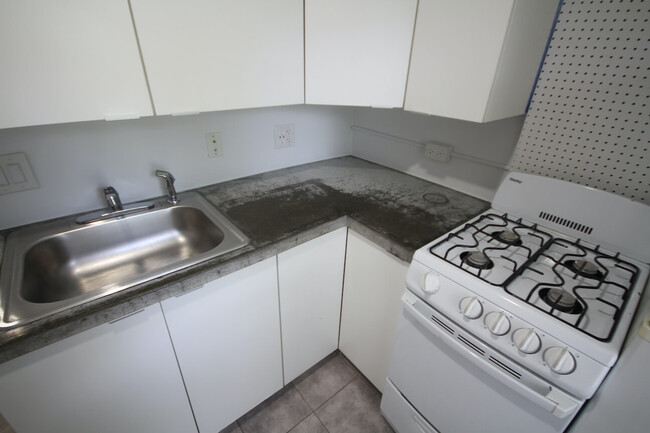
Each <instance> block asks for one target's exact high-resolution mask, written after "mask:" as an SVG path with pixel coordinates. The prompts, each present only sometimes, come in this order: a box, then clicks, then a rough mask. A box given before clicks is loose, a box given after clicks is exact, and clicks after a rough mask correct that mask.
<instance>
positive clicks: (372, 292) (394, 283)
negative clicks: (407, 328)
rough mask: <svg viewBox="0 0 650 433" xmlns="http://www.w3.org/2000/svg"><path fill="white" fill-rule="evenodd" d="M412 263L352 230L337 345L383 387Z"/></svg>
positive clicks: (381, 388) (346, 261)
mask: <svg viewBox="0 0 650 433" xmlns="http://www.w3.org/2000/svg"><path fill="white" fill-rule="evenodd" d="M407 269H408V264H407V263H405V262H402V261H401V260H399V259H397V258H395V256H393V255H391V254H389V253H388V252H386V250H384V249H383V248H381V247H379V246H377V245H376V244H374V243H372V242H370V241H369V240H367V239H366V238H364V237H362V236H360V235H358V234H357V233H355V232H353V231H352V230H350V231H349V233H348V246H347V255H346V260H345V279H344V282H343V308H342V310H341V335H340V339H339V349H340V350H341V352H343V354H344V355H345V356H347V357H348V359H349V360H350V361H352V363H353V364H354V365H355V366H356V367H357V368H358V369H359V370H360V371H361V372H362V373H363V374H364V375H365V376H366V377H367V378H368V379H369V380H370V382H372V384H373V385H375V386H376V387H377V389H379V390H380V391H381V390H383V387H384V382H385V381H386V377H387V376H388V365H389V363H390V355H391V351H392V348H393V340H394V339H395V330H396V328H397V319H398V317H399V315H400V311H401V305H402V304H401V302H400V298H401V296H402V293H404V289H405V283H404V282H405V281H406V271H407Z"/></svg>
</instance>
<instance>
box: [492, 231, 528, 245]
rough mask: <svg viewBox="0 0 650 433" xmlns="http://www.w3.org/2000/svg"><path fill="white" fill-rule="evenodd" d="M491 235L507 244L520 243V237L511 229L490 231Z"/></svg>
mask: <svg viewBox="0 0 650 433" xmlns="http://www.w3.org/2000/svg"><path fill="white" fill-rule="evenodd" d="M492 237H494V239H496V240H498V241H500V242H503V243H504V244H508V245H521V244H522V242H521V237H520V236H519V235H518V234H517V233H515V232H513V231H512V230H502V231H500V232H494V233H492Z"/></svg>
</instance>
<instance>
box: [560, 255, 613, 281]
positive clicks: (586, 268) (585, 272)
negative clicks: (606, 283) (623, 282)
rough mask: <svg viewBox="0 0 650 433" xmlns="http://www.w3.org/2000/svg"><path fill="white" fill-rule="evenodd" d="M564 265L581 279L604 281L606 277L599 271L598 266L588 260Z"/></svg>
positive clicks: (570, 261)
mask: <svg viewBox="0 0 650 433" xmlns="http://www.w3.org/2000/svg"><path fill="white" fill-rule="evenodd" d="M564 265H565V266H566V267H567V268H569V269H571V270H572V271H573V272H575V273H576V274H578V275H580V276H581V277H585V278H592V279H594V280H602V279H603V277H604V276H605V274H603V273H602V272H601V271H600V270H599V269H598V265H596V264H594V263H592V262H588V261H586V260H567V261H566V262H564Z"/></svg>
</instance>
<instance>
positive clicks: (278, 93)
mask: <svg viewBox="0 0 650 433" xmlns="http://www.w3.org/2000/svg"><path fill="white" fill-rule="evenodd" d="M131 5H132V8H133V16H134V20H135V25H136V29H137V32H138V37H139V40H140V44H141V48H142V53H143V60H144V64H145V68H146V71H147V76H148V78H149V84H150V86H151V94H152V98H153V103H154V106H155V109H156V114H183V113H193V112H202V111H215V110H229V109H237V108H252V107H264V106H273V105H289V104H302V103H303V102H304V72H303V68H304V66H303V63H304V62H303V7H302V0H273V1H266V0H185V1H178V0H174V1H172V0H131Z"/></svg>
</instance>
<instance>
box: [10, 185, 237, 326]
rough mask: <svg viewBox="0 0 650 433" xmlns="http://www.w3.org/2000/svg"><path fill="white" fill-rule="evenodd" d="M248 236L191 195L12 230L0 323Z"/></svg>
mask: <svg viewBox="0 0 650 433" xmlns="http://www.w3.org/2000/svg"><path fill="white" fill-rule="evenodd" d="M247 242H248V239H247V238H246V236H244V235H243V234H242V233H241V232H240V231H239V230H238V229H237V228H236V227H235V226H234V225H233V224H232V223H230V222H229V221H228V220H227V219H226V218H225V217H224V216H223V215H222V214H221V213H219V212H218V211H217V210H216V209H214V207H212V206H211V205H210V203H208V202H207V201H206V200H205V199H204V198H202V197H201V196H200V195H198V194H196V193H185V194H179V204H177V205H170V204H169V203H167V202H166V201H165V200H164V199H161V200H159V201H157V202H155V203H154V207H153V208H152V209H150V210H145V211H143V212H140V213H136V214H132V215H127V216H120V217H117V218H113V219H106V220H102V221H98V222H94V223H91V224H86V225H79V224H77V223H75V220H74V218H70V219H66V220H60V221H56V222H53V223H48V224H43V225H38V226H34V227H29V228H25V229H21V230H18V231H16V232H13V233H11V234H10V235H9V237H8V238H7V242H6V245H5V256H4V260H3V263H2V268H1V269H0V290H1V292H0V313H1V315H2V317H1V318H2V320H1V321H0V327H11V326H17V325H20V324H24V323H26V322H29V321H33V320H36V319H39V318H42V317H45V316H48V315H50V314H53V313H55V312H59V311H62V310H65V309H67V308H70V307H72V306H75V305H80V304H83V303H85V302H88V301H90V300H93V299H96V298H99V297H101V296H106V295H109V294H111V293H115V292H117V291H120V290H124V289H126V288H128V287H132V286H134V285H137V284H140V283H143V282H145V281H148V280H151V279H154V278H158V277H161V276H163V275H167V274H169V273H172V272H175V271H177V270H180V269H182V268H185V267H187V266H190V265H193V264H196V263H199V262H201V261H203V260H206V259H208V258H212V257H216V256H219V255H221V254H225V253H227V252H229V251H233V250H235V249H237V248H240V247H242V246H244V245H246V243H247Z"/></svg>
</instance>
